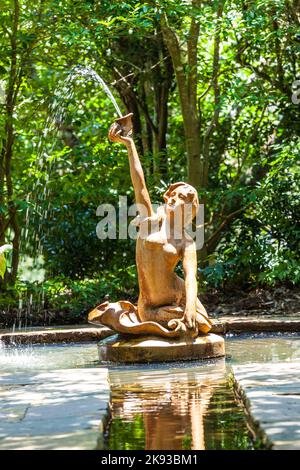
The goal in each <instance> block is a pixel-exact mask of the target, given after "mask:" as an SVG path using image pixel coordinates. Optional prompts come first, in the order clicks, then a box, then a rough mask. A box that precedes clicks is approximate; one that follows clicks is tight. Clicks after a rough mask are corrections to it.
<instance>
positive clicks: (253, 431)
mask: <svg viewBox="0 0 300 470" xmlns="http://www.w3.org/2000/svg"><path fill="white" fill-rule="evenodd" d="M228 381H229V385H231V387H232V390H233V393H234V396H235V399H236V401H237V402H238V403H239V404H240V405H241V407H242V409H243V412H244V415H245V418H246V424H247V428H248V431H249V434H250V436H251V440H252V441H253V444H254V448H255V450H272V449H273V447H274V443H273V442H272V441H271V440H270V439H269V438H268V436H267V434H266V432H265V430H264V428H263V427H262V425H261V423H260V421H259V420H258V419H256V418H255V417H254V415H253V413H252V409H251V401H250V399H249V398H248V396H247V393H246V391H245V390H244V388H243V386H242V385H241V384H240V382H239V380H238V379H237V378H236V376H235V375H234V371H233V370H232V368H231V371H230V373H229V375H228Z"/></svg>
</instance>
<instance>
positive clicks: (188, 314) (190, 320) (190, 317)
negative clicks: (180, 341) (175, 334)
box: [182, 306, 197, 330]
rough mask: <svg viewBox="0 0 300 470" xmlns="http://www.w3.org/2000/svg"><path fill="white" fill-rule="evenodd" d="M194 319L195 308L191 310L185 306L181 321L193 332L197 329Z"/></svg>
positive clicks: (195, 316) (195, 314) (195, 315)
mask: <svg viewBox="0 0 300 470" xmlns="http://www.w3.org/2000/svg"><path fill="white" fill-rule="evenodd" d="M196 318H197V312H196V307H194V308H193V307H188V306H186V308H185V311H184V315H183V318H182V321H183V322H184V323H185V324H186V326H187V327H188V328H189V329H191V330H195V329H196V328H197V322H196Z"/></svg>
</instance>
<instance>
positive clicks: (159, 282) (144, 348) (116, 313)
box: [88, 113, 225, 362]
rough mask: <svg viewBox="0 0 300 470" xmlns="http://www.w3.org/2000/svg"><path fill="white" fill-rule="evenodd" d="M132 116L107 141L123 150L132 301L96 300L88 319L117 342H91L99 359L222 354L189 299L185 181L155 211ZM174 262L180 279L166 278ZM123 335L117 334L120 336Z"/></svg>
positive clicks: (193, 205)
mask: <svg viewBox="0 0 300 470" xmlns="http://www.w3.org/2000/svg"><path fill="white" fill-rule="evenodd" d="M131 118H132V113H129V114H127V115H126V116H123V117H120V118H118V119H117V120H116V121H115V122H114V123H113V124H112V126H111V128H110V130H109V134H108V137H109V139H110V140H111V141H112V142H118V143H121V144H123V145H125V146H126V148H127V151H128V157H129V164H130V174H131V179H132V184H133V187H134V192H135V200H136V203H137V205H138V210H139V215H138V216H137V217H136V219H135V221H134V224H135V225H136V226H137V227H138V228H139V232H138V236H137V245H136V263H137V272H138V279H139V289H140V294H139V300H138V305H137V306H135V305H133V304H132V303H131V302H129V301H127V300H120V301H118V302H108V301H106V302H104V303H102V304H101V305H99V306H98V307H96V308H95V309H93V310H92V311H91V312H90V314H89V316H88V320H89V322H91V323H96V324H99V323H100V324H102V325H106V326H109V327H110V328H112V329H113V330H114V331H116V332H117V333H119V335H118V336H117V337H113V338H110V339H108V340H104V341H103V342H101V343H100V344H99V356H100V360H107V361H115V362H160V361H178V360H188V359H189V360H191V359H207V358H212V357H220V356H224V354H225V348H224V339H223V338H221V337H220V336H217V335H215V334H211V333H209V332H210V330H211V328H212V322H211V321H210V319H209V318H208V315H207V312H206V310H205V308H204V306H203V305H202V303H201V302H200V301H199V299H198V297H197V280H196V272H197V256H196V245H195V243H194V241H193V239H192V238H191V237H190V236H189V234H188V233H187V231H186V227H187V225H189V224H190V223H191V221H192V220H193V219H194V217H195V215H196V213H197V210H198V208H199V201H198V194H197V191H196V190H195V189H194V188H193V187H192V186H191V185H189V184H186V183H184V182H178V183H174V184H171V186H170V187H169V189H168V190H167V191H166V193H165V194H164V201H165V204H164V206H161V207H160V208H158V210H157V212H156V213H155V212H154V210H153V207H152V204H151V200H150V196H149V192H148V189H147V186H146V183H145V178H144V173H143V169H142V165H141V162H140V159H139V156H138V153H137V150H136V147H135V144H134V140H133V138H132V122H131ZM180 260H181V261H182V264H183V269H184V273H185V280H183V279H181V278H180V277H179V276H177V274H175V273H174V269H175V267H176V265H177V264H178V262H179V261H180ZM124 335H125V336H124Z"/></svg>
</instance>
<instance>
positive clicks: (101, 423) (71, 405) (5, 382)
mask: <svg viewBox="0 0 300 470" xmlns="http://www.w3.org/2000/svg"><path fill="white" fill-rule="evenodd" d="M109 402H110V389H109V384H108V371H107V369H100V368H89V369H62V370H57V371H55V370H54V371H51V372H28V373H13V374H12V373H10V372H6V373H3V374H1V376H0V403H1V404H0V449H2V450H4V449H6V450H29V449H33V450H36V449H52V450H54V449H55V450H62V449H69V450H77V449H83V450H89V449H102V448H103V430H104V427H105V425H106V423H107V421H108V417H109Z"/></svg>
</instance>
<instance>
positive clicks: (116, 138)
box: [108, 122, 132, 145]
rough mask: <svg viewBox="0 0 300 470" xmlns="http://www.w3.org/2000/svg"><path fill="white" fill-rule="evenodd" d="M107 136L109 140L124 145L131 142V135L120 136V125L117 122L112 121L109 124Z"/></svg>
mask: <svg viewBox="0 0 300 470" xmlns="http://www.w3.org/2000/svg"><path fill="white" fill-rule="evenodd" d="M108 138H109V140H110V141H111V142H118V143H120V144H124V145H128V144H129V143H130V142H132V138H131V137H124V136H122V127H121V126H120V125H119V124H118V123H117V122H114V123H113V124H112V125H111V126H110V129H109V132H108Z"/></svg>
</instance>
